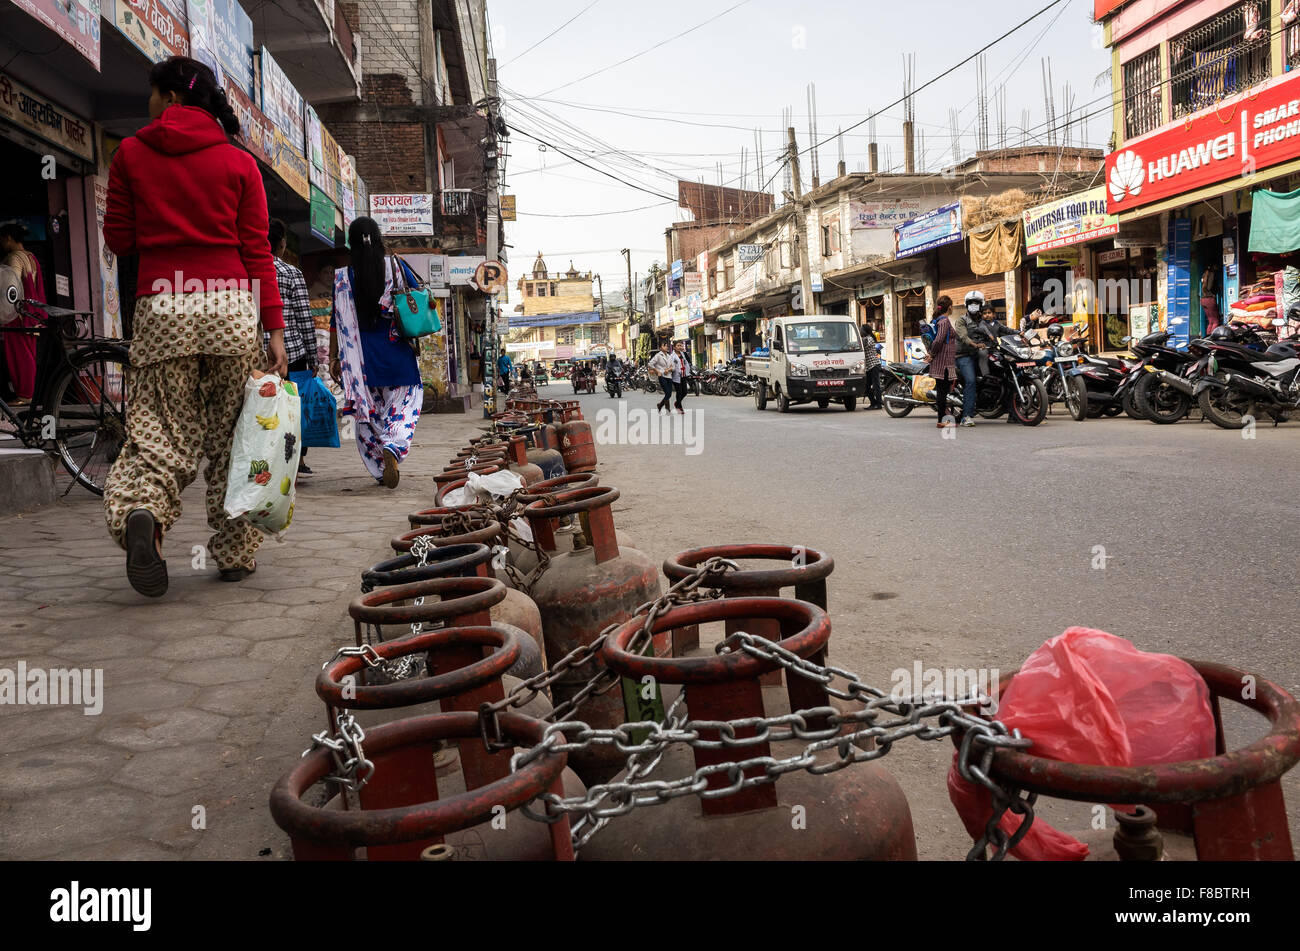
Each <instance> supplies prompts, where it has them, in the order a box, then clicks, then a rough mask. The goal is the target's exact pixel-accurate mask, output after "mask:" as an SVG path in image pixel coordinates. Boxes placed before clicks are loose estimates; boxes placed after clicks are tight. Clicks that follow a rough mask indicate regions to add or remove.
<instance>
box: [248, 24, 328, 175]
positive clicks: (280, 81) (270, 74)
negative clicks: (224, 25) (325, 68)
mask: <svg viewBox="0 0 1300 951" xmlns="http://www.w3.org/2000/svg"><path fill="white" fill-rule="evenodd" d="M261 65H262V111H263V112H265V113H266V117H267V118H268V119H270V120H271V122H272V123H273V124H274V125H275V127H276V128H277V129H279V130H280V131H281V132H283V133H284V135H285V137H286V138H287V139H288V140H289V141H290V142H292V143H294V148H295V149H297V150H298V152H299V153H300V154H302V153H303V152H304V150H305V149H306V144H305V143H306V140H307V129H306V120H305V118H304V116H303V108H304V103H303V100H302V96H300V95H298V90H296V89H294V88H293V83H291V82H290V81H289V77H288V76H286V75H285V74H284V70H282V69H280V67H279V65H277V64H276V62H275V57H273V56H272V55H271V51H270V50H268V49H267V48H266V47H265V46H263V47H262V55H261ZM304 161H305V160H304ZM325 161H326V162H328V161H329V155H328V152H327V154H326V156H325Z"/></svg>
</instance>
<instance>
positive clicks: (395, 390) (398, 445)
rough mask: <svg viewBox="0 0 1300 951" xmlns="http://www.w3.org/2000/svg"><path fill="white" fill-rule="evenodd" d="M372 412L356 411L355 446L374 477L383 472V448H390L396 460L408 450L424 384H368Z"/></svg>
mask: <svg viewBox="0 0 1300 951" xmlns="http://www.w3.org/2000/svg"><path fill="white" fill-rule="evenodd" d="M368 389H369V391H370V405H371V412H370V415H369V416H367V417H362V416H360V415H358V416H357V417H356V421H355V425H356V431H357V449H359V450H360V451H361V461H362V462H364V463H365V464H366V470H367V471H368V472H369V473H370V474H371V475H372V476H374V477H375V478H376V479H379V478H382V477H383V474H384V450H385V449H391V450H392V452H393V455H395V456H396V457H397V461H398V462H402V461H404V460H405V459H406V457H407V456H408V455H409V454H410V452H411V440H412V439H414V438H415V425H416V423H418V422H419V421H420V410H421V408H422V407H423V406H424V387H423V386H422V385H421V386H385V387H373V386H372V387H368Z"/></svg>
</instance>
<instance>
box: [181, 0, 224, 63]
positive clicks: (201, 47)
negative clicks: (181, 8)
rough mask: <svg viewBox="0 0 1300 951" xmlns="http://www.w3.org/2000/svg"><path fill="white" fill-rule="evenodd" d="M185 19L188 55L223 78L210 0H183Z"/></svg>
mask: <svg viewBox="0 0 1300 951" xmlns="http://www.w3.org/2000/svg"><path fill="white" fill-rule="evenodd" d="M185 12H186V19H187V20H188V22H189V29H190V56H192V57H194V58H195V59H197V60H198V61H199V62H200V63H203V64H204V65H205V66H207V67H208V68H209V69H211V70H212V71H213V72H214V73H216V74H217V78H218V79H221V80H224V78H225V76H224V72H223V70H222V69H221V57H219V56H218V55H217V37H216V33H217V28H216V13H215V12H214V11H213V9H212V0H185Z"/></svg>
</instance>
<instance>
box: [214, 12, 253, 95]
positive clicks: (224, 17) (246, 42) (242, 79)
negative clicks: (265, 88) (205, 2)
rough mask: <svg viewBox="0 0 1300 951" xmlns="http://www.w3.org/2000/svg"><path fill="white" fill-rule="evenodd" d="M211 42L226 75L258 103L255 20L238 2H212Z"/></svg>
mask: <svg viewBox="0 0 1300 951" xmlns="http://www.w3.org/2000/svg"><path fill="white" fill-rule="evenodd" d="M212 42H213V43H214V44H215V45H216V50H215V52H216V54H217V59H218V60H220V62H221V68H222V69H223V70H225V73H226V75H227V76H229V77H230V79H231V81H232V82H234V83H235V84H236V85H237V86H238V87H239V88H240V89H242V90H243V91H244V92H245V93H247V94H248V98H249V99H252V100H253V101H254V102H256V101H257V84H256V83H255V82H254V77H253V52H254V49H255V47H254V46H253V20H252V18H251V17H249V15H248V14H247V13H245V12H244V8H243V7H241V6H240V5H239V0H212Z"/></svg>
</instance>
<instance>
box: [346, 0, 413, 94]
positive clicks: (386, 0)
mask: <svg viewBox="0 0 1300 951" xmlns="http://www.w3.org/2000/svg"><path fill="white" fill-rule="evenodd" d="M360 14H361V56H362V59H361V62H362V64H363V66H364V70H365V73H366V74H367V75H368V76H369V75H375V74H380V75H391V76H400V77H404V78H405V79H406V85H407V87H408V89H409V90H410V95H411V100H408V101H414V102H417V103H418V102H421V95H420V83H419V80H418V75H419V68H420V15H419V13H418V11H417V7H416V4H415V2H414V0H362V2H361V4H360Z"/></svg>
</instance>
